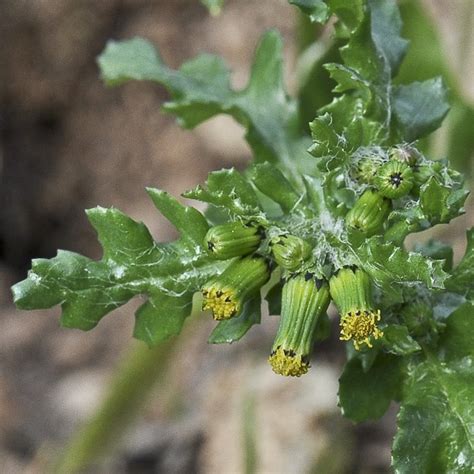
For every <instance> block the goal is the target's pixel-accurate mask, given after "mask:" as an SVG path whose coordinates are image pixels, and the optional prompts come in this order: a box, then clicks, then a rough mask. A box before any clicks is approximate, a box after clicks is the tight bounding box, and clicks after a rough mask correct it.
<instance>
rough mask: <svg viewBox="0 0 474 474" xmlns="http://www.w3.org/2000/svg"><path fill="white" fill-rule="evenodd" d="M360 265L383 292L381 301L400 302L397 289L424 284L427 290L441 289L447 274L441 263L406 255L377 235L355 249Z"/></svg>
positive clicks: (399, 293)
mask: <svg viewBox="0 0 474 474" xmlns="http://www.w3.org/2000/svg"><path fill="white" fill-rule="evenodd" d="M357 254H358V257H359V258H360V266H361V267H362V268H363V269H364V270H365V271H366V272H367V273H369V275H370V276H371V277H372V279H373V280H374V282H375V283H376V284H377V285H378V286H379V287H380V288H381V289H382V290H383V292H384V301H387V302H389V301H390V302H392V303H394V302H397V301H401V287H402V286H404V285H405V286H415V285H416V284H418V283H422V284H424V285H425V286H426V287H427V288H429V289H442V288H444V281H445V280H446V278H447V277H448V274H447V273H446V272H444V270H443V261H441V260H430V259H429V258H426V257H423V256H422V255H420V254H417V253H413V252H406V251H405V250H403V249H402V248H400V247H397V246H395V245H393V244H391V243H384V242H383V240H382V238H381V237H379V236H374V237H371V238H370V239H367V240H366V241H365V242H364V244H363V245H361V246H360V247H359V248H358V249H357Z"/></svg>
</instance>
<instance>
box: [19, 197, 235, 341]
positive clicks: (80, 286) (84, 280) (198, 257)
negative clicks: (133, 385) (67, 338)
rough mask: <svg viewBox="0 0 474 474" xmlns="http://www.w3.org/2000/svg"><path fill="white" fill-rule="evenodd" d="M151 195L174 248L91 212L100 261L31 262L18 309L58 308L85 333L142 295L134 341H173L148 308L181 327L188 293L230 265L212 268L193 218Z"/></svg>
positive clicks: (131, 224) (140, 228) (200, 221)
mask: <svg viewBox="0 0 474 474" xmlns="http://www.w3.org/2000/svg"><path fill="white" fill-rule="evenodd" d="M148 192H149V193H150V195H151V197H152V198H153V201H154V203H155V205H156V206H157V207H158V208H159V209H160V210H162V212H163V213H164V215H165V216H166V217H168V218H169V219H170V221H171V222H172V223H174V224H176V226H177V228H178V230H179V231H180V232H181V234H182V236H181V239H180V240H179V241H178V242H174V243H170V244H156V243H155V242H154V241H153V239H152V237H151V235H150V233H149V232H148V230H147V229H146V227H145V226H144V224H143V223H139V222H136V221H134V220H133V219H131V218H130V217H128V216H126V215H125V214H123V213H122V212H120V211H119V210H117V209H104V208H101V207H98V208H95V209H91V210H89V211H88V212H87V215H88V217H89V220H90V222H91V224H92V225H93V226H94V228H95V229H96V231H97V234H98V238H99V241H100V242H101V245H102V248H103V250H104V254H103V258H102V259H101V260H100V261H94V260H91V259H89V258H87V257H84V256H82V255H78V254H76V253H73V252H66V251H61V250H60V251H58V254H57V256H56V257H54V258H52V259H50V260H46V259H38V260H34V261H33V263H32V268H31V270H30V271H29V273H28V278H27V279H25V280H23V281H22V282H20V283H17V284H16V285H15V286H14V287H13V288H12V291H13V296H14V301H15V303H16V305H17V306H18V307H19V308H22V309H35V308H49V307H52V306H55V305H57V304H61V307H62V315H61V324H62V325H63V326H66V327H73V328H78V329H83V330H89V329H92V328H93V327H94V326H96V325H97V323H98V322H99V321H100V320H101V318H102V317H103V316H105V315H106V314H107V313H109V312H111V311H112V310H114V309H116V308H118V307H119V306H121V305H123V304H125V303H126V302H127V301H129V300H130V299H131V298H133V297H134V296H135V295H139V294H145V295H149V297H150V299H149V301H148V303H146V304H145V305H144V306H142V308H141V309H140V310H139V312H138V313H137V326H136V332H135V334H136V335H137V336H138V337H144V338H145V339H144V340H145V341H146V342H147V343H149V344H151V343H153V340H156V341H158V340H160V339H162V338H163V337H167V335H170V334H174V333H175V332H173V331H176V330H177V327H178V326H179V325H180V323H179V322H178V321H174V322H169V325H168V326H167V327H166V326H163V331H162V332H160V331H159V330H158V329H157V327H158V326H156V324H158V325H161V324H162V323H161V322H160V321H161V319H160V318H162V316H153V315H155V314H157V312H156V311H153V308H154V307H158V306H160V305H162V304H163V305H164V307H165V308H169V309H170V314H171V313H173V312H174V314H178V316H177V318H178V319H179V318H180V316H179V314H181V317H182V314H183V313H179V308H180V307H181V308H182V307H186V305H188V303H189V301H188V299H189V298H190V296H191V295H192V293H193V292H194V291H197V290H198V289H199V288H200V285H201V284H203V283H204V282H205V281H206V280H207V279H208V278H210V277H211V276H212V275H214V274H216V273H219V272H220V271H222V270H223V268H225V265H227V263H226V262H224V263H221V262H215V261H212V260H210V258H209V257H208V255H207V252H206V251H205V250H204V249H203V248H202V242H203V240H204V239H203V237H204V234H205V232H206V230H207V223H206V222H205V219H204V217H203V216H202V215H200V214H199V212H198V211H196V210H195V209H188V208H186V207H185V206H182V205H181V204H179V203H178V202H177V201H176V200H175V199H174V198H172V197H171V196H169V195H168V194H167V193H164V192H161V191H158V190H154V189H149V190H148ZM185 295H188V296H185ZM175 298H176V299H177V301H176V302H171V299H175ZM186 298H188V299H186ZM171 308H174V309H173V310H171ZM183 311H184V310H183ZM186 312H187V309H186ZM154 317H156V318H158V319H157V322H156V324H155V323H153V322H152V319H153V318H154ZM173 324H174V326H173ZM146 328H149V329H150V331H151V335H150V333H149V332H148V331H147V329H146ZM173 328H174V329H173Z"/></svg>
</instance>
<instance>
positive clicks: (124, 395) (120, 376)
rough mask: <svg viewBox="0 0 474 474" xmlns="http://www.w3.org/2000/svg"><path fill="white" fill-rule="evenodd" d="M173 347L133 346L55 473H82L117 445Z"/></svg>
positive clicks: (62, 455)
mask: <svg viewBox="0 0 474 474" xmlns="http://www.w3.org/2000/svg"><path fill="white" fill-rule="evenodd" d="M172 343H173V341H169V342H166V343H163V344H161V345H160V346H158V347H155V348H152V349H148V348H147V347H146V346H145V345H144V344H140V345H134V347H133V348H132V349H131V350H130V351H129V352H128V354H126V355H125V359H124V361H123V362H122V364H121V365H120V366H119V368H118V370H117V373H116V375H115V377H114V379H113V380H112V382H111V383H110V386H109V387H108V393H107V394H106V396H105V398H104V400H103V402H102V404H101V405H100V406H99V408H98V410H97V412H96V413H95V414H94V415H93V416H92V418H91V419H90V420H89V421H87V422H86V423H85V425H84V426H83V427H82V428H79V430H78V431H77V432H76V433H75V434H74V436H73V438H72V439H71V441H70V442H69V444H68V445H67V446H66V447H65V449H64V450H63V452H62V453H61V455H60V457H59V459H58V461H57V464H56V465H55V466H54V469H53V472H54V473H56V474H73V473H76V472H84V470H85V469H87V467H88V466H90V465H91V464H92V463H94V462H96V461H98V460H99V459H100V458H101V457H102V456H103V455H104V454H105V453H106V452H107V450H108V449H110V448H111V447H112V446H113V444H114V443H116V442H117V441H119V439H120V437H121V435H122V434H123V433H124V431H125V429H126V428H127V426H129V425H130V423H131V422H132V421H133V420H134V419H135V417H136V416H137V415H138V413H139V411H140V409H141V408H142V407H143V405H144V402H145V400H146V398H147V396H148V395H149V394H150V392H151V390H152V388H153V386H154V384H155V382H156V380H157V379H158V378H159V377H160V375H161V374H162V373H163V372H164V370H165V368H166V366H167V362H168V359H169V356H170V353H171V352H172V351H170V346H171V344H172Z"/></svg>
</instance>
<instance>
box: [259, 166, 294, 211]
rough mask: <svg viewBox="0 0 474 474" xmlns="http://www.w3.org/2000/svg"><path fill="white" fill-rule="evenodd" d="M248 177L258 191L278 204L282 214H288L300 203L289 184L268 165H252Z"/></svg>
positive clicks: (279, 173) (281, 174)
mask: <svg viewBox="0 0 474 474" xmlns="http://www.w3.org/2000/svg"><path fill="white" fill-rule="evenodd" d="M250 176H251V178H252V181H253V183H254V184H255V186H256V187H257V188H258V190H259V191H260V192H262V193H263V194H265V195H266V196H268V197H269V198H270V199H272V200H273V201H275V202H276V203H277V204H279V206H280V207H281V208H282V209H283V212H285V213H290V212H291V211H293V210H294V209H295V208H296V206H297V205H298V203H299V202H300V196H299V195H298V193H297V192H296V191H295V190H294V188H293V186H292V185H291V183H290V182H289V181H288V180H287V179H286V178H285V176H284V175H283V173H282V172H281V171H280V170H279V169H278V168H275V166H272V165H271V164H270V163H261V164H257V165H254V166H253V167H252V168H251V170H250Z"/></svg>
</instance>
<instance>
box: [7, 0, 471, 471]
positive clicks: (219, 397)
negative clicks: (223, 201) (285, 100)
mask: <svg viewBox="0 0 474 474" xmlns="http://www.w3.org/2000/svg"><path fill="white" fill-rule="evenodd" d="M468 1H469V0H468ZM425 3H426V4H427V5H428V8H429V12H430V14H431V15H432V16H433V18H434V20H435V21H436V22H437V24H438V26H439V34H440V35H441V37H442V38H443V44H444V45H445V47H446V50H447V51H449V50H450V49H451V50H455V51H458V50H459V48H456V41H459V38H457V39H456V32H457V31H459V29H458V28H456V25H457V24H458V23H459V22H460V21H461V20H463V21H465V18H463V13H462V12H463V11H464V10H463V8H464V4H465V2H464V1H463V0H454V1H452V2H443V1H441V0H438V1H436V0H432V1H431V2H425ZM448 3H449V7H448V8H447V4H448ZM296 23H297V17H296V12H295V10H294V8H293V7H291V6H289V5H288V3H287V2H286V1H284V0H261V1H259V2H253V1H250V0H233V1H231V0H229V1H227V2H226V6H225V8H224V10H223V13H222V14H221V15H220V16H219V17H217V18H213V17H211V16H209V14H208V12H207V10H206V9H205V8H204V7H203V6H202V5H201V4H200V3H199V2H198V1H197V0H173V1H164V0H162V1H160V0H155V1H150V0H148V1H145V0H102V1H100V2H96V1H92V0H2V1H1V2H0V32H1V39H2V41H1V42H0V74H1V75H0V87H1V89H0V98H1V108H0V129H1V138H0V164H1V175H0V177H1V183H2V184H1V187H0V195H1V196H2V200H1V202H2V206H1V209H0V371H1V372H0V472H2V473H8V474H10V473H12V474H14V473H17V472H29V473H34V472H44V471H45V469H46V468H45V465H46V464H45V463H46V460H47V459H48V458H49V457H50V456H51V455H52V453H54V452H55V451H56V449H57V448H58V447H59V446H61V445H62V444H63V443H64V442H65V441H66V440H67V439H68V437H69V436H70V435H71V433H72V432H73V431H74V429H75V428H76V427H77V426H78V425H79V424H80V423H81V422H83V421H84V420H86V419H87V417H88V416H89V415H91V414H92V413H93V412H94V408H96V407H97V406H98V404H99V403H100V400H101V398H102V396H103V394H104V393H105V390H106V386H107V382H108V381H109V380H110V377H111V373H112V371H113V370H114V368H115V367H116V366H117V365H118V364H119V361H120V360H121V357H123V353H124V351H126V350H127V349H128V347H129V346H130V345H134V344H135V343H132V342H131V333H132V327H133V311H134V309H135V307H136V304H135V303H130V304H128V305H126V306H125V307H124V308H122V309H120V310H117V311H116V312H115V313H114V314H113V315H111V316H108V317H106V318H104V320H103V321H102V322H101V323H100V325H99V326H98V328H97V329H95V330H93V331H92V332H90V333H82V332H80V331H75V330H67V329H61V328H59V327H58V316H59V311H58V310H57V309H54V310H50V311H38V312H20V311H16V310H15V309H14V308H13V306H12V304H11V296H10V293H9V289H8V288H9V286H10V285H11V284H12V283H14V282H16V281H18V280H20V279H22V278H24V276H25V274H26V271H27V269H28V267H29V262H30V260H31V258H34V257H52V256H53V255H54V254H55V252H56V249H57V248H63V249H69V250H73V251H78V252H81V253H84V254H86V255H89V256H91V257H100V249H99V247H98V244H97V242H96V239H95V235H94V233H93V231H92V229H91V227H90V226H89V224H88V222H87V220H86V218H85V215H84V212H83V210H84V209H85V208H89V207H94V206H96V205H102V206H107V207H108V206H115V207H118V208H120V209H121V210H123V211H124V212H126V213H127V214H129V215H131V216H132V217H133V218H135V219H137V220H143V221H144V222H145V223H146V224H147V225H148V226H149V228H150V230H151V231H152V233H153V235H154V236H155V237H156V239H157V240H168V239H171V238H173V236H174V234H173V231H172V229H171V227H170V226H169V225H168V224H167V223H166V222H165V221H164V220H163V219H162V218H161V217H160V216H159V215H158V214H157V213H156V211H155V210H154V208H153V206H152V204H151V202H150V201H149V199H148V198H147V196H146V194H145V192H144V188H145V186H154V187H159V188H162V189H165V190H167V191H169V192H171V193H172V194H174V195H179V194H180V193H181V192H183V191H184V190H185V189H187V188H190V187H193V186H194V185H195V184H197V183H198V182H202V181H203V180H204V179H205V177H206V175H207V173H208V172H209V171H210V170H213V169H216V168H220V167H230V166H237V167H243V166H245V163H246V162H247V160H248V159H249V156H250V153H249V149H248V147H247V145H246V144H245V142H244V140H243V138H242V134H243V130H242V129H241V128H240V127H239V126H237V125H235V124H234V123H233V122H232V121H231V120H230V119H228V118H226V117H218V118H216V119H213V120H211V121H210V122H208V123H205V124H204V125H202V126H200V127H198V128H197V129H196V130H194V131H192V132H189V131H183V130H181V129H180V128H179V127H178V126H177V125H176V124H175V122H174V119H173V118H172V117H169V116H166V115H164V114H162V113H161V112H160V105H161V104H162V103H163V102H164V101H165V100H166V98H167V94H166V92H165V91H164V90H163V89H162V88H160V87H158V86H156V85H151V84H143V83H140V84H138V83H134V84H128V85H126V86H123V87H120V88H117V89H106V88H105V87H104V86H103V84H102V83H101V81H100V79H99V76H98V69H97V66H96V64H95V57H96V56H97V55H98V54H99V53H100V52H101V51H102V49H103V48H104V45H105V43H106V41H107V39H109V38H128V37H133V36H144V37H146V38H148V39H150V40H152V41H153V42H154V43H156V44H157V45H159V48H160V51H161V54H162V56H163V59H164V60H165V61H166V62H167V63H168V64H170V65H171V66H173V67H177V66H178V65H180V64H181V63H182V62H183V61H184V60H186V59H188V58H190V57H193V56H195V55H196V54H199V53H201V52H211V53H216V54H219V55H222V56H223V57H224V58H225V60H226V62H227V63H228V64H229V65H230V66H231V68H232V70H233V80H234V85H235V86H236V87H242V86H243V85H244V84H245V83H246V79H247V77H248V72H249V67H250V64H251V58H252V55H253V49H254V47H255V45H256V43H257V41H258V38H259V37H260V35H261V33H262V32H263V31H264V30H265V29H267V28H270V27H272V28H277V29H278V30H279V31H280V32H281V33H282V35H283V37H284V44H285V57H286V63H285V68H286V69H285V73H286V77H287V84H288V87H289V89H290V90H293V89H294V88H295V84H294V83H295V78H294V74H293V73H292V71H293V70H294V69H295V63H296V59H295V54H296V44H295V42H296V34H295V26H296ZM463 31H464V30H463ZM471 36H472V35H471ZM471 44H472V42H471ZM453 45H454V46H453ZM467 53H469V55H466V54H467ZM467 53H466V52H465V53H463V55H461V57H457V56H456V55H454V54H451V55H448V56H449V60H450V61H451V66H452V68H453V71H454V73H455V74H456V75H457V76H458V77H459V78H460V80H459V82H460V84H461V85H462V90H463V93H464V94H465V95H466V97H470V100H471V103H472V98H473V96H474V92H473V83H472V81H469V80H466V77H467V78H469V77H471V78H472V69H473V60H472V56H473V55H472V48H471V50H470V51H467ZM471 221H472V219H471ZM466 225H467V224H466V220H464V221H462V222H460V223H459V224H458V226H457V227H456V229H458V230H459V231H460V233H459V234H454V235H453V239H457V242H458V245H459V246H462V245H463V235H462V232H463V229H464V228H465V227H466ZM212 326H213V324H212V323H211V322H209V321H199V324H196V322H195V321H190V323H189V324H188V327H187V329H186V330H185V332H184V334H183V335H182V336H180V340H179V341H178V346H179V347H173V349H172V350H173V356H172V357H171V359H170V362H169V364H167V367H166V373H165V375H164V377H163V378H162V379H161V380H160V381H159V382H158V384H157V388H156V391H155V394H154V395H153V396H152V398H151V399H150V401H149V402H148V404H147V406H146V408H145V409H144V413H143V415H141V416H140V417H139V419H138V421H137V422H136V423H135V424H134V425H133V426H132V427H131V429H130V431H129V433H128V435H127V436H126V437H125V438H124V440H123V441H122V442H121V444H120V446H119V447H118V448H117V449H116V450H115V451H114V452H113V453H112V454H110V455H109V457H108V459H107V461H106V463H105V464H104V465H102V466H101V467H97V468H95V469H91V471H90V472H100V473H102V472H104V473H108V472H113V473H122V472H123V473H152V472H166V473H188V472H189V473H194V472H203V473H214V472H216V473H217V472H219V473H234V472H236V473H237V472H245V462H246V461H245V459H246V458H245V456H246V454H245V449H244V439H245V437H244V436H243V433H244V432H245V430H246V429H247V428H248V426H249V424H250V425H251V427H252V429H253V430H254V431H255V436H254V438H253V439H254V440H256V441H255V452H256V459H257V461H256V468H257V472H262V473H283V472H292V473H307V472H320V473H346V472H347V473H352V472H354V473H356V472H357V473H359V472H360V473H362V472H364V473H369V472H370V473H378V472H380V473H382V472H388V466H389V463H390V442H391V437H392V436H393V433H394V424H393V423H394V413H395V411H396V410H395V407H393V409H391V410H390V412H389V413H388V414H387V415H386V416H385V417H384V419H382V420H381V421H380V422H377V423H365V424H362V425H360V426H358V427H354V426H353V425H352V424H351V423H349V422H348V421H346V420H343V419H342V418H341V417H340V415H339V410H338V408H337V405H336V404H337V398H336V393H337V377H338V373H339V370H340V366H341V364H342V362H343V357H342V354H341V349H340V346H336V348H335V346H334V345H331V342H329V343H327V344H325V345H324V346H323V347H322V348H320V349H318V351H317V354H316V358H315V360H316V361H317V362H315V363H313V365H314V367H313V369H312V371H311V373H310V374H309V375H308V376H305V377H303V378H302V379H297V380H286V379H283V378H281V377H277V376H274V375H273V374H272V372H271V370H270V369H269V367H268V366H267V364H266V355H267V353H268V350H269V347H270V345H271V340H272V334H273V333H274V330H275V327H276V320H272V319H269V318H267V320H265V321H264V323H263V324H262V325H261V326H260V327H258V328H253V329H252V330H251V332H250V333H249V336H248V337H246V338H245V340H244V341H241V342H240V343H239V344H236V345H233V346H208V345H206V337H207V335H208V333H209V331H210V330H211V328H212ZM337 347H339V348H337ZM249 407H250V408H249ZM88 472H89V471H88Z"/></svg>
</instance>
